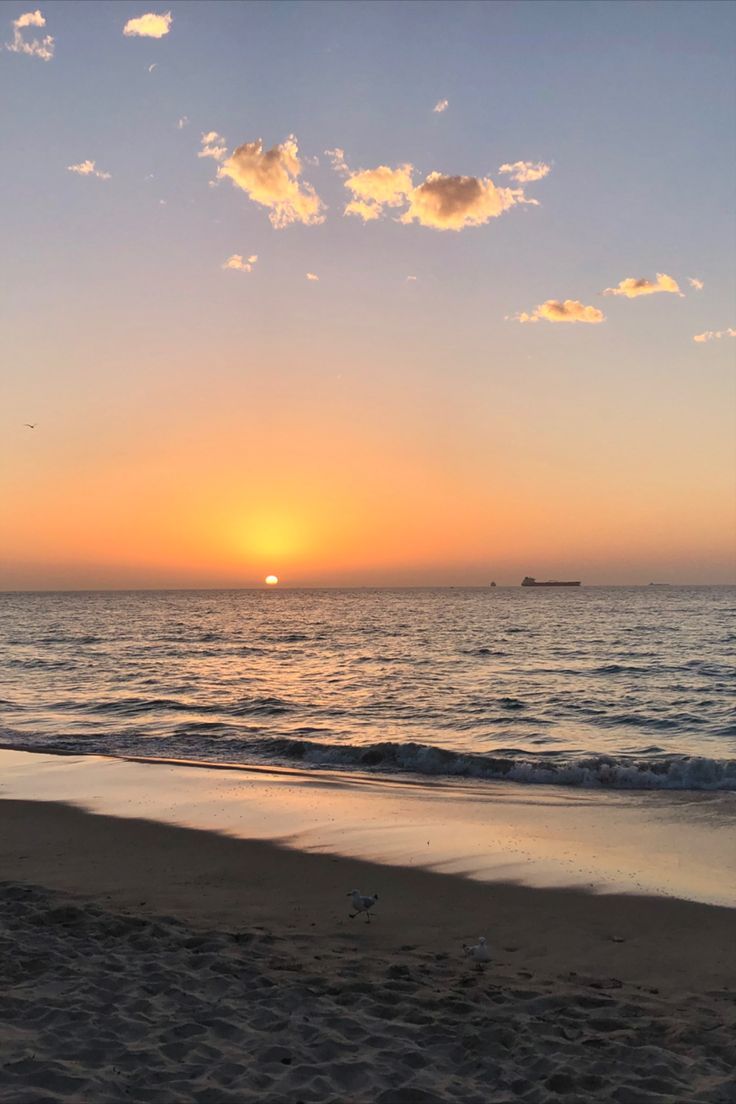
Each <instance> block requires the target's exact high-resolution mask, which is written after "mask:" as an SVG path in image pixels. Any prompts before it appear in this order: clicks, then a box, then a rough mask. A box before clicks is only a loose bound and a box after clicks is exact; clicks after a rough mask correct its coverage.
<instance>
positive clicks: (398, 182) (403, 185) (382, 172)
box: [345, 165, 414, 222]
mask: <svg viewBox="0 0 736 1104" xmlns="http://www.w3.org/2000/svg"><path fill="white" fill-rule="evenodd" d="M411 177H412V167H411V165H400V166H399V167H398V168H397V169H391V168H389V166H388V165H379V166H378V168H376V169H362V170H361V171H360V172H354V173H351V175H350V176H348V178H347V180H346V181H345V187H346V188H347V189H348V190H349V191H350V192H352V194H353V198H352V199H351V201H350V202H349V203H348V204H347V206H346V207H345V214H346V215H358V216H359V217H360V218H362V219H363V221H364V222H370V221H371V220H372V219H377V218H380V217H381V215H382V214H383V209H384V207H401V206H403V205H404V204H405V203H406V201H407V198H408V196H409V195H410V194H411V192H412V191H413V190H414V185H413V183H412V178H411Z"/></svg>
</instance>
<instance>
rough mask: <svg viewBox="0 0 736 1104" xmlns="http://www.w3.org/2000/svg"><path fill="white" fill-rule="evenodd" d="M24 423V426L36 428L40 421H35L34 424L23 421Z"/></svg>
mask: <svg viewBox="0 0 736 1104" xmlns="http://www.w3.org/2000/svg"><path fill="white" fill-rule="evenodd" d="M23 425H24V426H27V428H28V429H35V428H36V426H37V425H38V422H34V424H33V425H31V423H30V422H24V423H23Z"/></svg>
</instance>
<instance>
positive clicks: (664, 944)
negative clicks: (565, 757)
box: [0, 801, 736, 1104]
mask: <svg viewBox="0 0 736 1104" xmlns="http://www.w3.org/2000/svg"><path fill="white" fill-rule="evenodd" d="M0 879H3V883H4V884H3V886H2V889H1V891H0V989H1V991H2V999H1V1001H0V1018H1V1021H2V1022H1V1025H0V1098H1V1099H2V1100H3V1101H4V1102H5V1101H8V1102H10V1104H20V1102H23V1104H32V1102H33V1104H42V1102H46V1101H52V1100H54V1101H66V1102H68V1104H71V1102H81V1101H84V1102H87V1101H90V1102H93V1101H94V1102H98V1101H99V1102H101V1104H104V1102H105V1101H118V1100H121V1101H122V1100H125V1101H130V1100H136V1101H151V1102H154V1104H159V1102H160V1104H168V1102H171V1104H174V1102H176V1104H184V1102H187V1101H202V1102H205V1101H210V1102H212V1104H220V1102H223V1104H224V1102H225V1101H229V1100H237V1101H249V1102H250V1101H253V1102H255V1101H259V1102H263V1104H277V1102H278V1104H297V1102H298V1101H304V1102H305V1104H306V1102H315V1104H316V1102H319V1104H327V1102H333V1104H338V1102H340V1104H343V1102H344V1104H350V1102H352V1104H363V1102H365V1104H368V1102H369V1101H370V1102H371V1104H374V1102H376V1101H378V1102H381V1104H411V1102H414V1104H420V1102H422V1101H424V1102H431V1101H458V1102H463V1104H472V1102H474V1101H477V1102H478V1104H480V1102H486V1101H488V1102H494V1101H495V1102H501V1101H509V1102H510V1101H529V1102H538V1101H540V1102H541V1101H560V1100H562V1101H567V1102H573V1101H577V1102H581V1104H582V1102H588V1101H598V1100H600V1101H609V1100H610V1101H614V1102H616V1104H647V1102H650V1101H660V1102H661V1101H670V1102H672V1104H674V1102H677V1104H680V1102H685V1101H703V1102H705V1101H709V1102H713V1104H715V1102H719V1104H720V1102H722V1104H727V1102H733V1101H734V1100H736V1075H734V1072H733V1070H734V1068H735V1067H736V1042H735V1041H734V1027H735V1026H736V970H735V969H734V958H735V957H736V956H735V954H734V940H733V930H734V924H735V923H736V920H735V918H734V913H733V912H731V911H729V910H725V909H715V908H709V907H707V906H702V905H690V904H687V903H685V902H677V901H668V900H653V899H647V898H634V897H629V898H626V897H610V898H606V897H593V896H586V895H584V894H579V893H566V892H563V891H543V890H530V889H525V888H521V887H516V886H498V885H495V886H494V885H484V884H480V883H473V882H470V881H465V880H462V879H459V878H455V877H448V876H442V875H436V874H429V873H424V872H422V871H417V870H402V869H397V868H389V867H380V866H371V865H370V864H366V863H360V862H352V861H350V860H345V859H332V858H329V857H327V856H323V855H303V854H299V853H298V852H295V851H284V850H281V849H279V848H276V847H273V846H270V845H268V844H264V843H248V842H245V841H241V840H233V839H228V838H224V837H221V836H217V835H215V834H213V833H202V832H193V831H191V830H187V829H177V828H170V827H162V826H160V825H156V824H151V823H148V822H139V821H124V820H115V819H114V818H108V817H92V816H89V815H87V814H85V813H82V812H79V811H77V810H73V809H70V808H67V807H63V806H59V805H52V804H42V803H38V804H36V803H33V804H27V803H24V802H11V801H0ZM353 884H356V885H358V886H359V887H360V888H361V889H363V890H373V889H379V891H380V893H381V900H380V902H379V910H380V912H379V918H377V919H376V920H375V921H374V922H373V923H371V924H370V925H369V924H366V923H364V922H363V921H362V919H358V920H352V921H351V920H350V919H348V916H347V907H346V906H347V905H348V902H347V900H346V898H345V896H344V894H345V892H346V891H347V890H348V889H350V888H352V885H353ZM41 886H44V887H46V888H39V887H41ZM483 932H484V933H485V934H486V935H487V936H488V938H489V941H490V944H491V947H492V953H493V961H492V962H491V963H490V964H489V966H487V967H486V968H485V969H484V971H483V972H479V971H477V970H476V969H475V968H473V967H472V966H471V965H469V964H468V962H467V961H466V960H464V959H463V957H462V954H461V952H460V944H461V942H462V940H463V938H468V937H473V936H477V935H478V934H481V933H483Z"/></svg>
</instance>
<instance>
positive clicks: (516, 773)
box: [253, 739, 736, 790]
mask: <svg viewBox="0 0 736 1104" xmlns="http://www.w3.org/2000/svg"><path fill="white" fill-rule="evenodd" d="M253 750H255V751H257V753H258V755H259V758H260V757H261V756H264V755H265V756H267V757H268V758H271V757H272V756H273V757H275V758H277V759H289V760H298V761H299V762H301V763H304V764H306V765H308V766H320V767H343V768H344V767H353V768H356V767H357V768H359V769H360V768H363V769H365V768H368V769H371V770H376V769H378V770H380V771H387V772H393V771H400V772H404V771H406V772H411V773H413V774H424V775H444V776H447V777H461V778H478V779H487V780H490V781H498V780H505V781H510V782H519V783H531V784H535V783H536V784H537V785H556V786H578V787H583V788H589V789H617V790H619V789H620V790H736V759H731V760H729V759H708V758H704V757H699V756H688V755H669V756H662V757H660V758H655V759H649V758H640V757H637V756H633V755H632V756H608V755H590V756H577V757H574V758H573V757H570V758H564V757H559V758H557V759H551V758H549V753H548V756H545V757H543V756H542V755H539V756H532V755H529V754H527V753H524V752H516V751H513V750H510V751H506V754H503V755H481V754H478V753H462V752H456V751H450V750H449V749H447V748H440V747H435V746H433V745H430V744H418V743H392V742H390V741H387V742H383V743H377V744H370V745H367V746H363V747H356V746H355V745H352V744H349V745H343V744H323V743H317V742H315V741H310V740H291V739H270V740H259V742H258V744H257V745H256V747H255V748H253Z"/></svg>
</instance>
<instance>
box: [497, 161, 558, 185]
mask: <svg viewBox="0 0 736 1104" xmlns="http://www.w3.org/2000/svg"><path fill="white" fill-rule="evenodd" d="M498 171H499V172H500V173H508V174H509V175H510V176H511V179H512V180H516V182H517V183H518V184H531V183H533V181H535V180H543V179H544V177H545V176H547V175H548V173H550V172H551V171H552V166H551V165H547V164H545V162H544V161H514V163H513V165H508V164H506V165H501V168H500V169H499V170H498Z"/></svg>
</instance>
